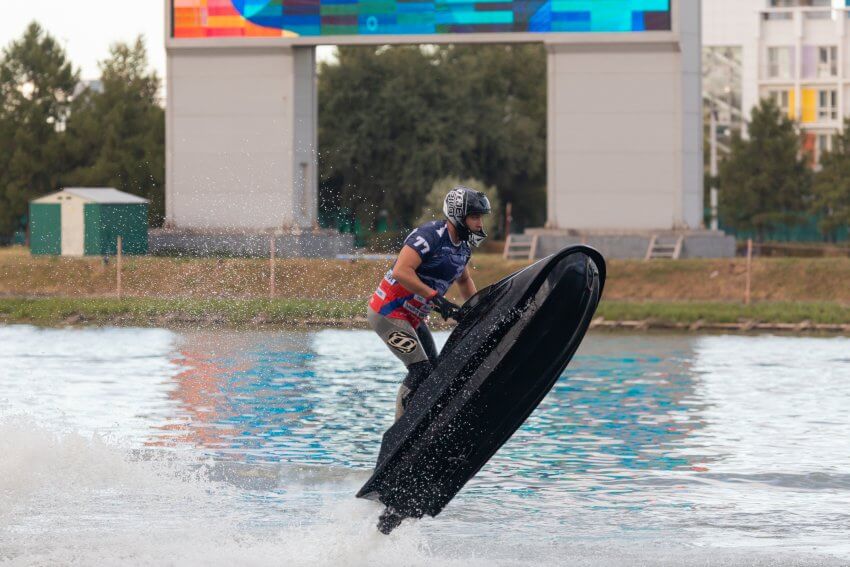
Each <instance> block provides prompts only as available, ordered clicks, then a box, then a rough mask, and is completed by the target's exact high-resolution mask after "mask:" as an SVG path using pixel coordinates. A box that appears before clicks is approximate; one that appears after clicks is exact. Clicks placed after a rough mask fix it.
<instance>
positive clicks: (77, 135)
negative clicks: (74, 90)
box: [64, 37, 165, 226]
mask: <svg viewBox="0 0 850 567" xmlns="http://www.w3.org/2000/svg"><path fill="white" fill-rule="evenodd" d="M100 70H101V84H102V87H103V90H102V92H97V91H93V90H91V89H87V90H86V91H84V92H83V93H81V94H80V95H79V96H78V97H77V98H76V99H75V100H74V103H73V106H72V108H71V116H70V118H69V120H68V126H67V130H66V133H65V146H64V147H65V158H66V168H67V170H68V171H69V173H68V175H67V180H68V181H69V182H70V183H74V184H78V185H88V186H98V187H104V186H108V187H115V188H117V189H119V190H121V191H126V192H128V193H133V194H135V195H139V196H141V197H145V198H147V199H149V200H150V202H151V203H150V209H149V222H150V224H151V225H153V226H159V225H161V224H162V221H163V219H164V217H165V194H164V184H165V183H164V181H165V111H164V110H163V108H162V107H161V106H160V105H159V101H158V99H159V90H160V86H161V81H160V79H159V77H158V76H157V74H156V72H153V71H150V70H149V69H148V60H147V51H146V49H145V43H144V40H143V39H142V38H141V37H139V38H137V39H136V41H135V42H134V43H133V44H132V45H128V44H125V43H117V44H114V45H113V46H112V47H111V48H110V56H109V58H108V59H106V60H104V61H102V62H101V63H100Z"/></svg>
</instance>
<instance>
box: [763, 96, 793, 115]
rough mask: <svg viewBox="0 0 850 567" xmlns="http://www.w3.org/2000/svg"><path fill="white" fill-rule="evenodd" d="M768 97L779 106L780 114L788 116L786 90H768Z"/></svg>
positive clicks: (788, 104) (788, 101) (788, 98)
mask: <svg viewBox="0 0 850 567" xmlns="http://www.w3.org/2000/svg"><path fill="white" fill-rule="evenodd" d="M768 96H769V97H770V99H771V100H772V101H773V102H775V103H776V106H778V107H779V110H781V111H782V114H784V115H785V116H790V111H791V108H790V97H789V95H788V91H770V92H769V93H768Z"/></svg>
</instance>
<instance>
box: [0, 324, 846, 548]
mask: <svg viewBox="0 0 850 567" xmlns="http://www.w3.org/2000/svg"><path fill="white" fill-rule="evenodd" d="M437 338H438V342H439V343H442V342H443V341H444V340H445V338H446V335H445V334H443V335H438V337H437ZM402 374H403V369H402V367H401V366H400V363H398V362H397V361H396V359H395V358H394V357H393V356H392V355H391V354H390V353H389V352H388V351H387V350H386V347H384V345H383V344H382V343H380V341H379V340H378V339H377V338H376V337H375V336H374V335H373V334H372V333H371V332H369V331H341V330H321V331H276V332H263V333H257V332H244V331H240V332H236V331H210V332H174V331H168V330H161V329H38V328H34V327H28V326H7V327H0V563H2V562H9V563H10V564H69V563H77V564H86V565H88V564H134V565H135V564H163V563H168V564H181V565H183V564H190V565H192V564H195V565H233V564H248V565H284V564H288V565H291V564H296V565H300V564H305V565H307V564H309V565H315V564H319V565H417V564H422V565H425V564H427V565H452V564H457V565H469V564H480V565H492V564H504V565H516V564H540V565H544V564H545V565H551V564H563V565H631V564H647V565H825V564H826V565H832V564H834V565H846V564H848V563H850V340H848V339H846V338H799V337H772V336H695V335H688V336H677V335H636V334H635V335H631V334H630V335H611V334H591V335H590V336H588V338H587V339H586V340H585V343H584V345H583V346H582V348H581V349H580V350H579V353H578V355H577V356H576V358H575V360H574V361H573V363H572V364H571V366H570V368H569V369H568V371H567V372H566V373H565V375H564V376H562V378H561V380H560V381H559V382H558V384H557V385H556V387H555V389H554V390H553V391H552V392H551V393H550V394H549V396H548V397H547V398H546V399H545V400H544V401H543V403H542V404H541V406H540V407H539V408H538V409H537V410H536V412H535V413H534V414H533V415H532V416H531V418H530V419H529V421H528V422H527V423H526V424H525V426H524V427H523V428H522V429H521V430H520V431H519V432H517V434H516V435H515V436H514V437H513V438H512V439H511V440H510V441H509V442H508V443H507V444H506V445H505V446H504V447H503V448H502V450H501V451H499V453H497V455H496V456H495V457H494V458H493V459H492V460H491V462H490V463H489V464H488V465H487V466H485V467H484V469H482V471H481V472H480V473H479V475H478V476H477V477H476V478H474V479H473V480H472V481H471V482H470V483H469V484H468V485H467V486H466V487H465V488H464V490H463V491H462V492H461V493H460V494H459V495H458V497H457V498H456V499H455V500H454V501H452V503H451V504H450V505H449V506H448V507H447V508H446V510H445V511H444V512H443V513H442V514H441V515H440V516H439V517H438V518H436V519H431V518H426V519H424V520H422V521H420V522H408V523H405V524H404V525H403V526H402V528H400V529H399V530H397V531H396V532H394V533H393V534H392V536H390V537H384V536H381V535H379V534H378V533H377V532H376V531H375V530H374V527H373V526H374V522H375V520H376V518H377V515H378V513H379V512H380V508H379V506H378V505H377V504H375V503H372V502H367V501H360V500H356V499H354V497H353V494H354V493H355V492H356V491H357V489H358V488H359V487H360V485H361V484H362V483H363V482H364V481H365V480H366V479H367V478H368V476H369V471H370V469H371V467H372V465H373V464H374V459H375V457H376V454H377V450H378V446H379V442H380V437H381V434H382V433H383V431H384V430H385V429H386V428H387V427H388V426H389V425H390V423H391V419H392V415H391V414H392V411H393V403H394V397H395V392H396V387H397V384H398V382H399V381H400V379H401V377H402Z"/></svg>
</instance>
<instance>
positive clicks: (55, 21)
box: [0, 0, 329, 79]
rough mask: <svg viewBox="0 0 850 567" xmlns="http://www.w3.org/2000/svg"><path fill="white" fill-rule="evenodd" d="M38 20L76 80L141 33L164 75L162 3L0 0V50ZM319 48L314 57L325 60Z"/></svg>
mask: <svg viewBox="0 0 850 567" xmlns="http://www.w3.org/2000/svg"><path fill="white" fill-rule="evenodd" d="M33 20H35V21H37V22H38V23H40V24H41V25H42V27H44V28H45V29H46V30H47V31H48V32H49V33H50V34H51V35H53V36H54V37H55V38H57V39H58V40H59V42H60V43H61V44H62V45H63V46H64V48H65V51H66V53H67V54H68V57H69V58H70V59H71V61H73V63H74V65H75V66H76V67H78V68H79V69H80V78H82V79H97V78H98V77H99V76H100V71H99V70H98V67H97V63H98V61H101V60H103V59H105V58H106V57H107V56H108V55H109V46H110V45H111V44H112V43H115V42H117V41H123V42H131V41H134V40H135V38H136V37H137V36H138V35H143V36H144V37H145V40H146V42H147V47H148V59H149V60H150V64H151V66H153V68H154V69H156V71H157V72H158V73H159V76H160V77H163V78H164V77H165V47H164V42H165V38H164V34H165V8H164V2H163V0H23V1H13V0H0V47H6V46H7V45H9V43H10V42H11V41H13V40H15V39H18V38H19V37H21V35H23V33H24V30H25V29H26V27H27V25H28V24H29V23H30V22H31V21H33ZM328 54H329V49H328V48H320V50H319V54H318V55H319V57H320V58H323V57H327V56H328Z"/></svg>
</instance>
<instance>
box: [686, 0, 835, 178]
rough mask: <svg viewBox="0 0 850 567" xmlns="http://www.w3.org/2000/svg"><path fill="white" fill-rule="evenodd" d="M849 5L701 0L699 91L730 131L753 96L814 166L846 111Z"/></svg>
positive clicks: (812, 0)
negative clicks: (799, 142) (794, 131)
mask: <svg viewBox="0 0 850 567" xmlns="http://www.w3.org/2000/svg"><path fill="white" fill-rule="evenodd" d="M848 5H850V0H704V2H703V37H704V41H703V48H704V49H703V62H704V69H703V89H704V93H703V94H704V99H705V102H706V106H707V108H714V109H716V110H717V114H718V119H719V123H720V124H721V127H725V128H727V129H728V131H729V132H731V131H733V130H734V129H736V128H739V127H740V126H741V122H742V121H743V120H745V119H746V118H747V117H748V115H749V111H750V110H751V109H752V107H753V106H754V105H755V104H757V103H758V100H759V99H760V98H764V97H770V98H772V99H773V100H774V101H776V103H777V104H778V105H779V107H780V108H781V109H782V110H783V111H784V112H785V113H787V114H788V116H789V117H791V118H792V119H794V120H797V121H798V122H799V124H800V128H801V130H802V132H803V136H804V146H805V148H806V150H808V151H810V152H811V154H812V155H813V157H814V160H815V163H817V162H818V161H819V160H820V156H821V155H822V154H823V152H824V151H826V150H829V149H831V148H832V140H833V137H834V135H835V134H836V132H838V131H839V130H840V129H841V127H842V121H843V118H844V116H846V115H848V113H850V106H848V105H850V37H848V28H850V9H848Z"/></svg>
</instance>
